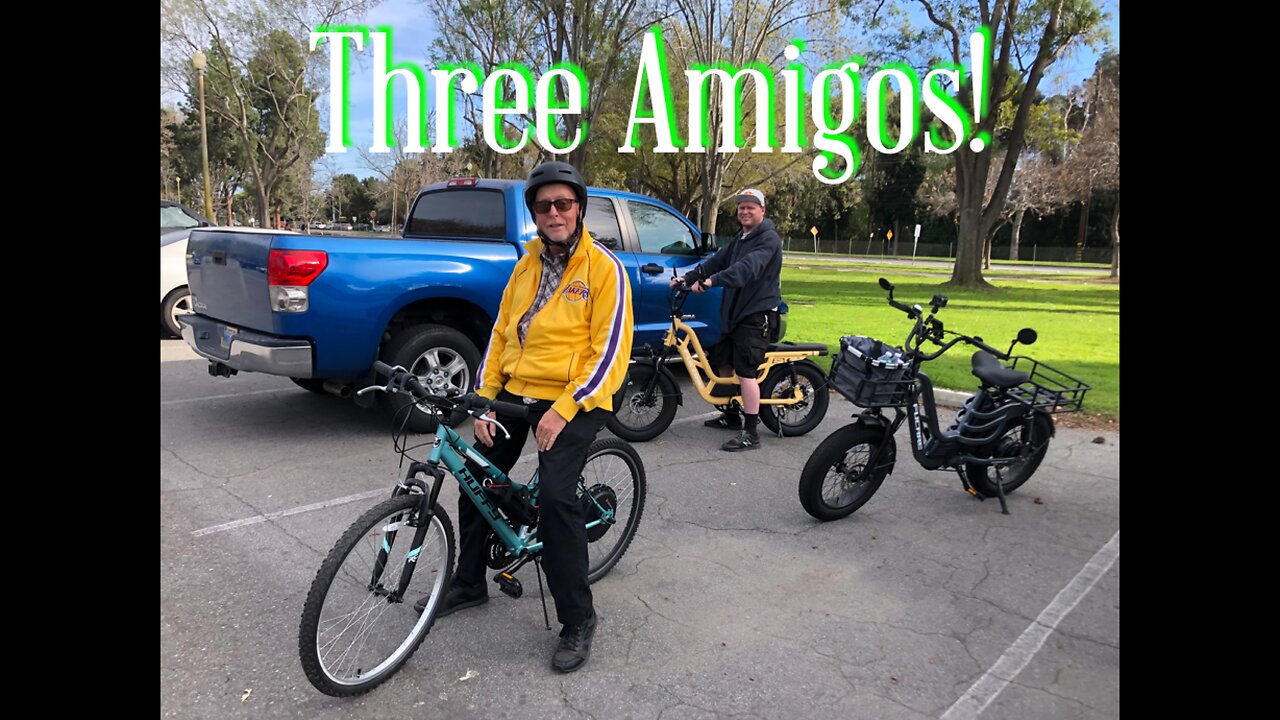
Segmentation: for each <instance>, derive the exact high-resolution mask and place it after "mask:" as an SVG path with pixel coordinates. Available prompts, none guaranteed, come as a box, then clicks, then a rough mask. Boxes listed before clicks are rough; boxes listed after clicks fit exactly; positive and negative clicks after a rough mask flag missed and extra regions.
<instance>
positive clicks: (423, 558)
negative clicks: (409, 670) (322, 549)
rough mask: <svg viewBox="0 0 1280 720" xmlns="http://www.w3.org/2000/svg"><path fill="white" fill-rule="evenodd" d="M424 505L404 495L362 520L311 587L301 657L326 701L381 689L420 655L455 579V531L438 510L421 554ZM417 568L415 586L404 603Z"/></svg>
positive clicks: (301, 635) (340, 542) (300, 640)
mask: <svg viewBox="0 0 1280 720" xmlns="http://www.w3.org/2000/svg"><path fill="white" fill-rule="evenodd" d="M419 499H420V496H419V495H400V496H398V497H393V498H391V499H389V500H386V501H384V502H382V503H380V504H378V505H377V506H376V507H374V508H373V509H371V510H369V511H368V512H366V513H365V514H364V515H361V516H360V519H358V520H356V521H355V523H354V524H352V525H351V527H350V528H349V529H348V530H347V531H346V532H345V533H344V534H343V535H342V538H341V539H340V540H338V543H337V545H335V546H334V548H333V550H331V551H330V552H329V556H328V557H326V558H325V561H324V563H323V564H322V565H321V566H320V570H319V572H317V573H316V577H315V580H314V581H312V583H311V591H310V592H309V593H307V601H306V604H305V605H304V606H303V610H302V625H301V627H300V628H299V630H298V650H299V653H300V656H301V659H302V669H303V671H304V672H306V674H307V679H308V680H310V681H311V684H312V685H314V686H315V687H316V689H317V690H319V691H320V692H322V693H324V694H326V695H333V696H335V697H343V696H349V695H359V694H361V693H366V692H368V691H370V690H372V689H373V688H375V687H377V686H378V685H379V684H380V683H382V682H383V681H385V680H386V679H387V678H389V677H391V676H392V675H393V674H394V673H395V672H396V671H397V670H399V669H400V667H401V666H402V665H404V663H405V661H407V660H408V659H409V658H410V657H411V656H412V655H413V653H414V651H416V650H417V649H418V645H420V644H421V643H422V640H423V638H424V637H426V635H427V632H428V631H429V630H430V628H431V623H432V622H433V621H434V620H435V609H436V607H437V605H438V604H439V601H440V598H441V597H443V595H444V591H445V589H446V588H447V587H448V583H449V578H450V577H451V575H452V573H453V525H452V524H451V523H450V521H449V516H448V515H446V514H445V512H444V511H443V510H441V508H440V506H439V505H438V504H437V505H436V506H435V508H434V510H433V514H432V516H431V518H430V519H427V518H421V520H422V521H423V522H425V523H426V527H425V530H426V532H425V536H424V537H423V540H422V545H421V548H420V550H418V551H414V550H413V548H412V547H411V546H412V545H413V544H414V542H413V541H414V538H415V536H416V535H417V532H418V529H419V528H418V527H416V526H417V525H419V516H418V513H417V506H418V503H419ZM382 558H385V563H380V562H379V560H380V559H382ZM379 565H381V567H380V568H379ZM409 568H413V576H412V582H411V583H410V584H409V586H408V588H407V589H406V590H405V592H404V594H403V595H401V596H398V595H397V593H396V590H397V589H398V588H399V586H400V579H401V577H402V576H403V574H404V572H405V571H406V570H407V569H409ZM423 595H427V596H428V597H429V600H428V601H427V609H426V611H425V612H423V613H422V614H418V612H417V611H415V610H414V608H413V606H414V603H415V602H416V601H417V600H418V598H419V597H421V596H423Z"/></svg>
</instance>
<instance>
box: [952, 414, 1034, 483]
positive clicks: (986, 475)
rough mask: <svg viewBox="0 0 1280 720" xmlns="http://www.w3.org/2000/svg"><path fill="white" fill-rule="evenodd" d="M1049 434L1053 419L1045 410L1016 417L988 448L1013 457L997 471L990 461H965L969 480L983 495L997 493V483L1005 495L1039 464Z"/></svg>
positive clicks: (991, 454) (1000, 455)
mask: <svg viewBox="0 0 1280 720" xmlns="http://www.w3.org/2000/svg"><path fill="white" fill-rule="evenodd" d="M1052 437H1053V420H1052V419H1051V418H1050V417H1049V416H1048V415H1046V414H1045V413H1042V412H1037V413H1035V414H1033V415H1032V416H1031V418H1030V419H1028V418H1026V417H1023V418H1019V419H1018V420H1017V421H1016V422H1014V423H1013V424H1012V425H1011V426H1010V427H1009V428H1008V429H1007V430H1006V431H1005V433H1004V435H1002V436H1001V437H999V438H998V439H996V441H995V442H994V443H992V445H991V446H990V447H989V448H988V451H989V453H990V456H991V457H997V458H1015V459H1014V460H1013V461H1012V462H1010V463H1007V464H1005V465H1003V466H1002V467H1001V469H1000V470H999V471H998V472H997V470H996V469H995V468H993V467H991V466H990V465H979V464H975V463H968V464H966V465H965V474H966V475H967V476H968V478H969V484H970V485H972V486H973V489H974V490H977V491H978V492H980V493H982V495H983V496H985V497H996V496H997V495H999V493H1000V488H997V487H996V485H997V484H1002V485H1004V488H1003V489H1004V494H1005V495H1008V494H1010V493H1012V492H1013V491H1014V490H1017V489H1018V488H1020V487H1022V484H1023V483H1025V482H1026V481H1027V480H1029V479H1030V478H1031V476H1032V474H1034V473H1035V471H1036V469H1037V468H1039V467H1040V461H1041V460H1044V455H1045V453H1046V452H1048V450H1049V440H1050V439H1051V438H1052Z"/></svg>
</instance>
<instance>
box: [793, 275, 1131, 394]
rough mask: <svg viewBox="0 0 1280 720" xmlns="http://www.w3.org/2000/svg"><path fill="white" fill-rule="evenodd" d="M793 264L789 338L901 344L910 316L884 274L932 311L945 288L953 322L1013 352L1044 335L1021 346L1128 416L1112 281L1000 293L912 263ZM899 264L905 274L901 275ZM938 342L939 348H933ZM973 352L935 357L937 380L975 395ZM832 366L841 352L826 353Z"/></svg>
mask: <svg viewBox="0 0 1280 720" xmlns="http://www.w3.org/2000/svg"><path fill="white" fill-rule="evenodd" d="M850 270H851V269H845V270H840V271H837V270H834V269H832V270H828V269H819V268H803V269H795V268H785V267H784V268H783V270H782V296H783V298H784V299H785V300H786V301H787V304H788V305H789V306H790V314H789V315H788V320H787V336H786V338H785V339H786V340H789V341H792V342H821V343H826V344H827V345H828V347H829V348H830V349H831V351H832V352H833V353H834V352H838V351H839V349H840V337H841V336H843V335H867V336H870V337H873V338H876V339H879V340H883V341H885V342H891V343H893V344H894V345H901V344H902V342H903V340H905V339H906V336H907V333H908V332H909V331H910V330H911V326H912V323H911V321H909V320H908V319H907V316H906V314H904V313H902V312H901V311H898V310H895V309H893V308H891V307H889V305H888V303H887V302H886V301H885V299H886V293H885V292H884V291H883V290H881V289H880V286H879V285H878V284H877V279H878V278H880V277H882V276H883V277H886V278H888V279H889V280H890V281H891V282H892V283H893V284H894V286H895V290H894V299H896V300H898V301H899V302H902V303H904V304H907V305H911V304H916V303H918V304H920V305H921V306H922V307H924V308H925V311H926V312H928V303H929V300H930V298H932V297H933V295H934V294H935V293H940V294H943V295H946V296H947V298H948V300H949V302H948V304H947V307H945V308H943V309H942V310H941V311H940V312H939V313H938V318H939V319H940V320H942V322H943V323H944V325H945V326H946V328H948V329H950V330H956V331H959V332H962V333H964V334H966V335H977V336H980V337H982V339H983V340H984V341H985V342H986V343H987V344H988V345H991V346H992V347H996V348H999V349H1001V350H1004V349H1007V348H1008V347H1009V343H1010V342H1011V341H1012V340H1013V338H1014V336H1015V335H1017V333H1018V330H1019V329H1020V328H1023V327H1031V328H1035V330H1036V332H1037V333H1039V335H1040V337H1039V340H1038V341H1037V342H1036V344H1035V345H1032V346H1029V347H1028V346H1021V345H1020V346H1018V348H1017V349H1016V350H1015V354H1022V355H1028V356H1030V357H1032V358H1035V359H1036V360H1039V361H1040V362H1043V363H1048V364H1049V365H1051V366H1053V367H1055V368H1057V369H1058V370H1060V371H1062V372H1064V373H1067V374H1068V375H1071V376H1073V377H1076V378H1078V379H1080V380H1081V381H1083V382H1085V383H1087V384H1089V385H1090V386H1092V388H1093V389H1092V390H1090V391H1089V392H1088V393H1087V394H1086V395H1085V398H1084V411H1085V412H1086V413H1088V414H1091V415H1102V416H1106V417H1113V418H1117V419H1118V418H1119V416H1120V289H1119V286H1118V285H1114V284H1109V283H1078V282H1077V283H1072V282H1045V281H1044V280H1043V279H1041V280H1037V281H1026V280H1012V279H1004V278H1000V279H994V278H993V280H994V281H995V284H996V285H997V286H998V288H999V290H998V291H996V292H984V291H957V290H954V289H952V288H943V287H941V283H942V282H944V281H945V280H946V279H947V277H948V276H949V274H950V273H949V272H947V273H945V274H939V275H935V276H932V277H921V276H913V275H906V274H905V273H903V270H904V269H903V268H901V267H899V268H885V269H884V270H875V271H871V272H863V271H860V269H859V270H854V271H850ZM894 270H897V272H898V273H899V274H897V275H895V274H894ZM926 347H930V346H926ZM972 354H973V349H972V348H971V347H970V346H968V345H964V344H963V343H962V344H960V345H957V346H956V347H953V348H952V349H951V350H949V351H948V352H947V354H945V355H943V356H942V357H941V358H938V359H937V360H934V361H931V362H929V363H926V364H925V366H924V369H925V372H927V373H928V374H929V376H930V377H931V378H933V381H934V385H935V386H936V387H940V388H950V389H954V390H961V391H966V392H972V391H974V390H976V389H977V378H975V377H973V375H972V373H971V372H970V367H971V366H970V360H969V358H970V356H971V355H972ZM823 360H824V361H825V362H824V363H823V365H824V369H829V367H830V362H831V358H830V357H827V358H824V359H823Z"/></svg>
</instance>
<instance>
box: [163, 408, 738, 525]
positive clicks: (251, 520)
mask: <svg viewBox="0 0 1280 720" xmlns="http://www.w3.org/2000/svg"><path fill="white" fill-rule="evenodd" d="M264 392H279V390H258V391H255V392H249V393H238V394H236V395H220V396H218V395H216V396H212V397H204V398H191V399H189V400H169V401H167V402H169V403H180V402H195V401H196V400H213V399H216V398H218V397H239V396H242V395H255V394H259V393H264ZM161 404H162V405H163V404H165V403H164V402H161ZM717 414H719V413H718V412H709V413H703V414H702V415H694V416H691V417H686V418H681V419H679V420H677V421H675V422H673V423H671V424H672V425H682V424H684V423H687V422H692V421H694V420H703V419H706V418H709V417H712V416H714V415H717ZM536 455H537V453H536V452H531V453H525V454H524V455H521V456H520V458H519V459H518V460H517V462H520V461H523V460H528V459H529V458H532V457H534V456H536ZM388 492H390V491H389V490H370V491H369V492H363V493H359V494H356V495H347V496H346V497H340V498H335V499H333V500H323V501H321V502H318V503H311V504H310V505H302V506H300V507H296V508H289V509H288V510H277V511H276V512H272V513H266V514H265V515H254V516H253V517H247V518H241V519H239V520H232V521H231V522H225V523H222V524H221V525H212V526H210V527H207V528H200V529H199V530H192V531H191V536H192V537H202V536H204V535H212V534H213V533H219V532H224V531H226V530H234V529H236V528H240V527H245V526H246V525H257V524H258V523H263V522H266V521H268V520H275V519H277V518H282V517H288V516H290V515H297V514H299V513H304V512H311V511H312V510H323V509H324V508H327V507H333V506H335V505H344V504H346V503H349V502H355V501H357V500H368V499H370V498H375V497H378V496H379V495H386V494H387V493H388Z"/></svg>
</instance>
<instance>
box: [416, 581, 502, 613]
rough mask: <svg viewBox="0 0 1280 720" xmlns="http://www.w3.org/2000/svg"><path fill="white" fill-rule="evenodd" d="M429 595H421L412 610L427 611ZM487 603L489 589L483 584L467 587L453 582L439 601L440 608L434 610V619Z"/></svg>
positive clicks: (464, 584) (461, 583)
mask: <svg viewBox="0 0 1280 720" xmlns="http://www.w3.org/2000/svg"><path fill="white" fill-rule="evenodd" d="M430 598H431V596H430V595H423V596H422V598H421V599H419V600H418V602H416V603H414V604H413V609H414V610H417V611H418V612H422V611H423V610H426V609H427V600H429V599H430ZM487 602H489V589H488V588H486V587H485V586H484V584H483V583H481V584H479V585H468V584H466V583H464V582H462V581H461V580H454V581H453V582H452V583H451V584H450V585H449V588H448V589H447V590H445V592H444V597H443V598H441V599H440V608H439V609H438V610H436V619H437V620H439V619H440V618H442V617H444V616H445V615H448V614H449V613H454V612H457V611H459V610H462V609H464V608H469V607H475V606H477V605H483V604H485V603H487Z"/></svg>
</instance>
